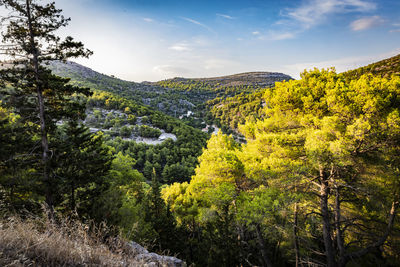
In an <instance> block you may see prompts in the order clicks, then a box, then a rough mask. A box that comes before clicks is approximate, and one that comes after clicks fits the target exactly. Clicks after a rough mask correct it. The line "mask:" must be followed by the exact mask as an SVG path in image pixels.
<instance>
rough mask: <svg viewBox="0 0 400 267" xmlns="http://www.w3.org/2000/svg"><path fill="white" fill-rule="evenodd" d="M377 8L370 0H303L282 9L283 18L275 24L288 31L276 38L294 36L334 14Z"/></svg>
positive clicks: (367, 10)
mask: <svg viewBox="0 0 400 267" xmlns="http://www.w3.org/2000/svg"><path fill="white" fill-rule="evenodd" d="M376 8H377V5H376V4H375V3H373V2H371V1H369V0H303V1H302V2H301V4H300V5H299V6H298V7H295V8H286V9H284V10H281V13H280V15H281V16H282V17H283V19H281V20H279V21H277V22H276V23H275V26H278V27H281V28H284V29H285V32H286V33H285V34H281V35H280V36H278V38H275V39H274V40H285V39H290V38H294V37H295V36H296V35H297V34H299V33H301V32H303V31H305V30H308V29H310V28H312V27H315V26H317V25H319V24H321V23H324V22H325V21H326V20H328V18H329V17H330V16H331V15H333V14H343V13H349V12H358V13H365V12H371V11H374V10H376ZM279 37H281V38H279Z"/></svg>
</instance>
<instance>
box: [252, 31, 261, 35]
mask: <svg viewBox="0 0 400 267" xmlns="http://www.w3.org/2000/svg"><path fill="white" fill-rule="evenodd" d="M251 34H253V35H260V32H259V31H254V32H252V33H251Z"/></svg>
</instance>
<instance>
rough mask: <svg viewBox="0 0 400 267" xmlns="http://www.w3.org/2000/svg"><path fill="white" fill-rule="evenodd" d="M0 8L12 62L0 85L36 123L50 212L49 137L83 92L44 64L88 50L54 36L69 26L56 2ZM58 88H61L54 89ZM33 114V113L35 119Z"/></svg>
mask: <svg viewBox="0 0 400 267" xmlns="http://www.w3.org/2000/svg"><path fill="white" fill-rule="evenodd" d="M0 5H1V6H4V7H6V8H7V9H8V10H10V11H11V14H10V15H9V16H7V17H3V18H2V20H1V22H2V37H3V39H2V42H3V45H2V46H1V50H2V53H3V54H5V55H7V56H8V57H9V59H10V60H11V61H10V63H9V68H8V69H5V70H2V71H1V74H0V75H1V81H2V82H3V83H4V84H8V85H11V86H12V87H13V90H14V92H13V95H12V97H11V101H10V104H11V105H12V104H14V108H15V109H16V111H17V112H20V113H21V114H22V113H23V111H30V113H31V114H30V116H27V117H25V118H30V120H31V122H32V123H35V124H36V123H37V124H38V125H39V128H40V140H41V165H42V176H43V182H44V183H45V187H46V194H45V195H46V203H47V204H48V205H49V207H50V208H51V207H52V206H53V205H54V195H53V192H52V190H51V189H52V183H53V181H52V177H51V169H50V166H49V162H50V158H51V152H50V150H49V138H48V135H49V132H51V131H52V130H53V129H54V128H55V126H54V125H55V122H56V121H57V120H59V119H60V118H62V117H64V116H62V115H61V114H60V113H62V112H64V111H65V109H64V108H63V106H65V105H67V106H68V105H69V104H71V103H69V101H68V99H70V97H71V95H72V94H74V93H76V92H82V91H79V90H78V89H77V88H74V87H71V86H67V85H65V84H66V82H67V80H65V79H60V78H56V77H55V76H53V75H51V73H50V72H49V71H48V70H46V69H45V68H44V67H43V65H44V64H46V62H47V61H51V60H63V61H65V60H67V59H69V58H73V57H79V56H85V57H87V56H89V55H90V54H91V53H92V52H91V51H89V50H86V49H85V48H84V46H83V44H82V43H80V42H75V41H74V40H73V39H72V37H67V38H65V40H63V41H61V38H60V37H58V36H57V35H56V31H57V30H58V29H60V28H61V27H65V26H67V25H68V22H69V20H70V19H67V18H65V17H64V16H62V15H61V10H60V9H57V8H56V7H55V3H54V2H53V3H49V4H44V5H41V4H39V3H38V1H36V0H1V1H0ZM60 87H62V89H64V90H62V91H61V90H60V91H57V89H60ZM86 92H87V91H86ZM64 93H67V94H66V95H64ZM35 98H36V101H34V99H35ZM17 102H24V105H22V106H18V105H16V103H17ZM57 105H61V106H58V107H56V106H57ZM51 106H52V107H53V108H54V109H53V110H51V109H50V107H51ZM53 112H54V113H53ZM32 114H37V118H38V120H37V118H36V116H32Z"/></svg>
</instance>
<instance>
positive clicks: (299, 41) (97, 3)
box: [56, 0, 400, 81]
mask: <svg viewBox="0 0 400 267" xmlns="http://www.w3.org/2000/svg"><path fill="white" fill-rule="evenodd" d="M56 4H57V5H58V6H59V7H61V8H63V9H64V13H65V15H67V16H69V17H71V19H72V21H71V24H70V26H69V27H68V28H66V29H64V30H63V31H62V34H65V35H67V34H68V35H72V36H73V37H75V38H76V39H79V40H81V41H83V42H84V43H85V44H86V46H87V47H88V48H90V49H92V50H93V51H94V52H95V54H94V55H93V56H92V57H91V58H90V59H88V60H86V59H82V60H78V62H79V63H82V64H84V65H87V66H89V67H91V68H93V69H95V70H97V71H100V72H102V73H106V74H113V75H116V76H118V77H121V78H123V79H127V80H133V81H144V80H149V81H156V80H160V79H165V78H171V77H175V76H183V77H210V76H218V75H226V74H233V73H238V72H246V71H279V72H284V73H287V74H289V75H292V76H293V77H295V78H297V77H298V76H299V73H300V72H301V71H302V70H304V69H310V68H313V67H319V68H322V67H331V66H335V67H336V68H337V70H338V71H344V70H346V69H351V68H355V67H358V66H362V65H364V64H367V63H370V62H373V61H376V60H379V59H383V58H386V57H390V56H393V55H396V54H399V53H400V1H399V0H380V1H378V0H281V1H278V0H263V1H262V0H246V1H232V0H231V1H227V0H214V1H209V0H202V1H194V0H164V1H160V0H58V1H57V0H56Z"/></svg>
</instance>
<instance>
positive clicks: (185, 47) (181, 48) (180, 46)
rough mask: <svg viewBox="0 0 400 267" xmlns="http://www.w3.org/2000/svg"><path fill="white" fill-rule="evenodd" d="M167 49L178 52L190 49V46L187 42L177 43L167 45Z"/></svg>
mask: <svg viewBox="0 0 400 267" xmlns="http://www.w3.org/2000/svg"><path fill="white" fill-rule="evenodd" d="M168 49H169V50H175V51H178V52H185V51H192V48H190V46H189V45H188V44H187V43H177V44H174V45H172V46H170V47H168Z"/></svg>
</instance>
